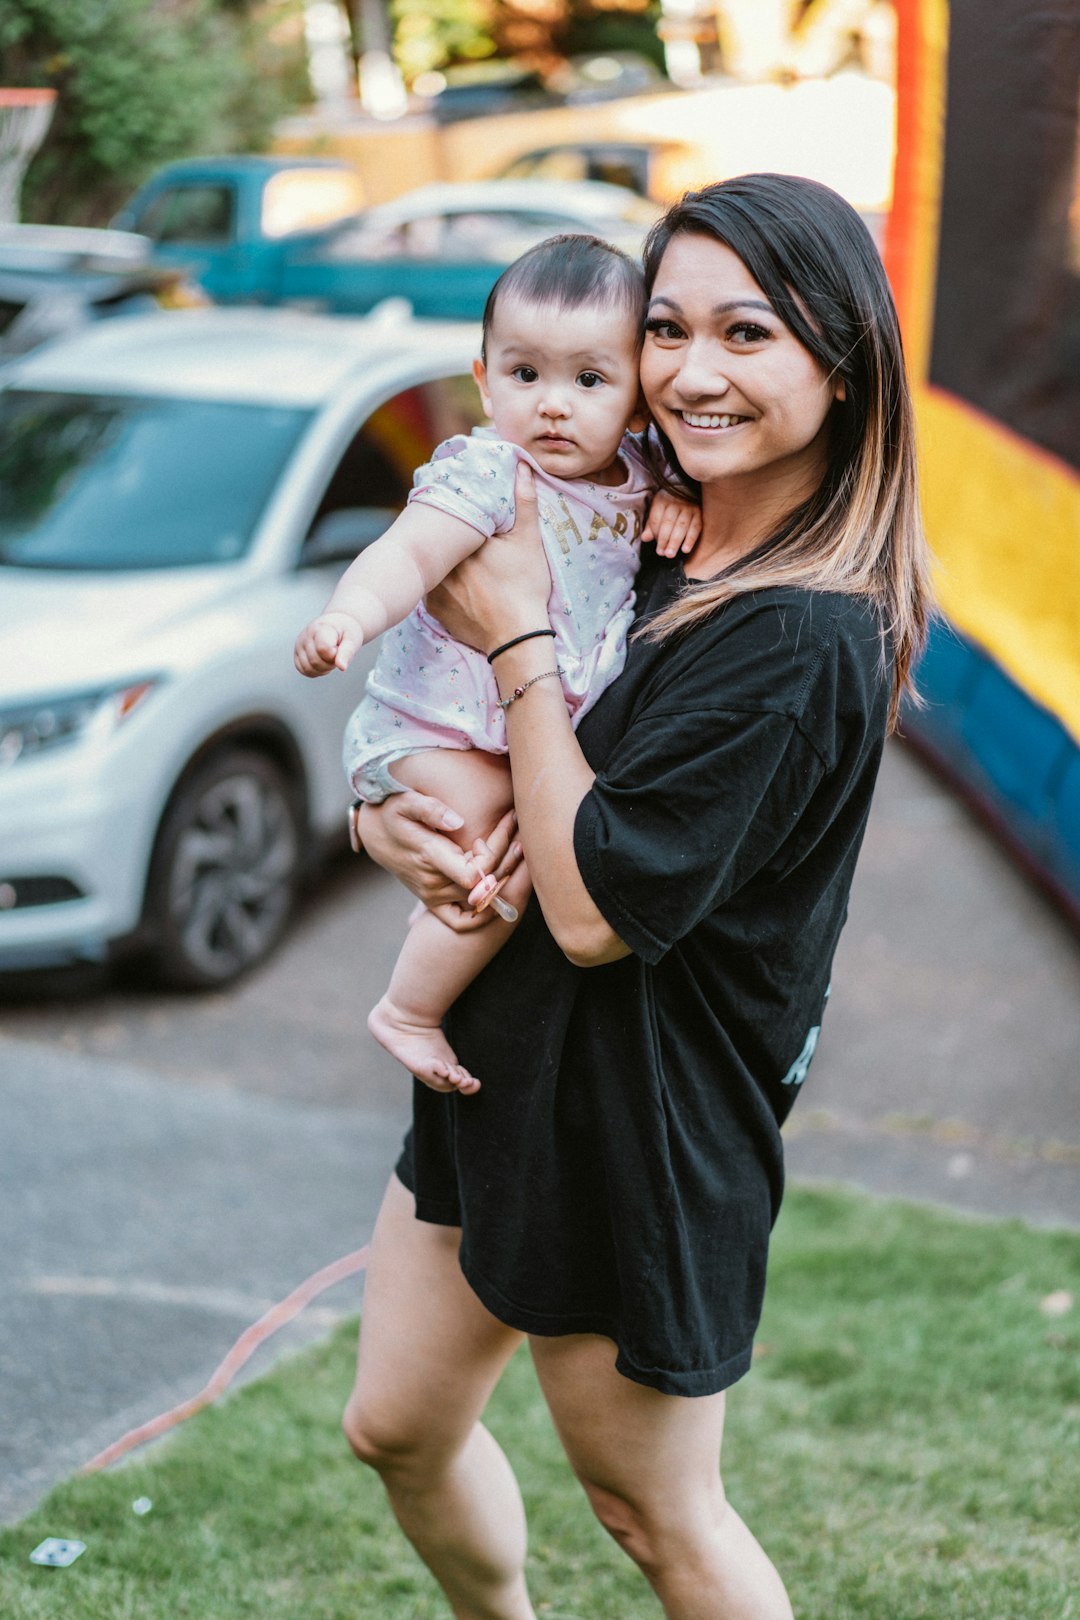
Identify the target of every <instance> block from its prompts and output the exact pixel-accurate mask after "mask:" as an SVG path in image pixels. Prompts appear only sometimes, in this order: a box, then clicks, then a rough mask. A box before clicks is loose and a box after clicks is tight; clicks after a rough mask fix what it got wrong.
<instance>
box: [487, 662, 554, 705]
mask: <svg viewBox="0 0 1080 1620" xmlns="http://www.w3.org/2000/svg"><path fill="white" fill-rule="evenodd" d="M561 674H562V670H561V669H545V671H544V673H543V674H542V675H534V676H533V678H532V680H531V681H523V682H522V684H521V685H520V686H515V687H514V690H513V691H512V692H511V694H510V696H509V697H508V698H499V699H498V707H499V708H500V709H502V710H503V711H504V712H505V711H506V710H507V709H508V708H509V707H510V705H511V703H516V702H517V700H518V698H519V697H524V696H525V693H526V692H527V691H528V690H529V687H530V686H535V685H536V683H537V681H549V680H550V679H551V677H552V676H553V675H561Z"/></svg>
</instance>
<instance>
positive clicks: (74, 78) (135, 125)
mask: <svg viewBox="0 0 1080 1620" xmlns="http://www.w3.org/2000/svg"><path fill="white" fill-rule="evenodd" d="M0 78H2V82H3V83H5V84H17V85H25V86H33V87H51V88H53V89H55V90H56V91H57V103H56V112H55V115H54V117H53V122H52V125H51V128H50V130H49V134H48V136H47V137H46V140H45V142H44V144H43V146H42V148H41V150H40V151H39V153H38V155H37V157H36V158H35V159H34V161H33V163H32V164H31V166H30V169H29V171H28V173H27V177H26V181H25V183H24V187H23V217H24V218H28V219H38V220H54V221H75V222H80V223H87V224H104V223H105V222H106V220H107V219H108V217H109V215H110V214H111V213H112V212H113V211H114V210H115V208H116V207H117V206H118V205H119V203H120V202H121V201H122V200H123V198H124V197H125V196H126V195H127V194H128V193H130V191H131V190H133V188H134V187H135V186H136V185H137V184H139V182H140V181H141V180H143V179H144V178H145V177H146V175H147V174H149V173H150V172H151V171H152V170H153V169H154V168H156V167H157V166H158V165H159V164H161V163H164V162H167V161H169V160H170V159H173V158H178V157H184V156H189V155H191V154H193V153H195V152H212V151H237V150H239V151H245V150H253V149H257V148H259V147H261V146H264V145H265V143H266V141H267V140H268V138H269V134H270V130H271V128H272V126H273V123H274V120H275V119H276V118H277V117H279V116H280V115H281V114H282V113H283V112H285V111H286V110H288V109H289V108H290V107H291V106H295V105H296V104H297V103H298V102H301V101H303V100H305V99H306V98H307V95H308V86H307V76H306V67H305V65H304V52H303V32H302V16H301V12H300V0H77V3H75V4H73V3H72V0H3V5H2V7H0Z"/></svg>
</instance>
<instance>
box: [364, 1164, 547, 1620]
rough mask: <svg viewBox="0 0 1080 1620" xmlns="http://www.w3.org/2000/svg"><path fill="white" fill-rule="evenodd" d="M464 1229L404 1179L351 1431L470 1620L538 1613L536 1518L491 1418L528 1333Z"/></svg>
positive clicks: (392, 1204)
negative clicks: (532, 1537) (498, 1307)
mask: <svg viewBox="0 0 1080 1620" xmlns="http://www.w3.org/2000/svg"><path fill="white" fill-rule="evenodd" d="M460 1239H461V1233H460V1230H459V1229H458V1228H457V1227H449V1226H432V1225H430V1224H428V1223H427V1222H424V1221H418V1220H417V1219H416V1215H415V1206H414V1203H413V1197H412V1194H411V1193H410V1192H408V1191H407V1190H406V1189H405V1188H404V1187H403V1186H402V1185H401V1183H400V1181H398V1180H397V1179H396V1177H395V1178H392V1179H391V1181H390V1185H389V1187H388V1188H387V1191H386V1196H385V1198H384V1200H383V1205H382V1209H381V1210H380V1212H379V1218H378V1221H377V1222H376V1226H375V1235H374V1238H373V1239H372V1245H371V1259H370V1262H369V1264H368V1272H367V1281H366V1284H365V1287H364V1312H363V1323H362V1326H361V1332H360V1352H359V1356H358V1359H357V1368H356V1384H355V1387H354V1389H353V1393H352V1396H351V1397H350V1399H349V1403H348V1405H347V1407H346V1408H345V1416H344V1420H343V1427H344V1430H345V1434H346V1437H347V1439H348V1441H349V1444H350V1445H351V1446H352V1448H353V1450H354V1452H355V1453H356V1455H357V1456H358V1457H359V1458H360V1460H361V1461H362V1462H365V1463H367V1464H369V1466H370V1467H372V1468H374V1469H375V1470H376V1471H377V1472H378V1473H379V1475H380V1477H381V1479H382V1482H383V1485H384V1486H385V1487H386V1492H387V1495H388V1496H389V1498H390V1503H391V1506H392V1507H393V1509H394V1512H395V1514H396V1515H397V1519H398V1523H399V1524H400V1525H401V1528H402V1529H403V1530H404V1532H405V1534H406V1535H407V1536H408V1538H409V1540H410V1541H411V1542H412V1544H413V1546H414V1547H415V1548H416V1550H417V1552H418V1553H419V1554H420V1556H421V1558H422V1559H423V1560H424V1562H425V1563H426V1564H427V1566H428V1568H429V1569H430V1570H431V1572H432V1574H433V1575H434V1576H435V1579H436V1580H437V1581H438V1582H439V1585H440V1586H441V1587H442V1589H443V1591H444V1592H445V1593H446V1596H447V1598H448V1599H449V1601H450V1606H451V1608H452V1610H453V1612H454V1615H455V1616H456V1620H535V1616H534V1612H533V1608H532V1605H531V1604H530V1602H529V1597H528V1593H527V1591H526V1589H525V1576H524V1563H525V1539H526V1538H525V1514H524V1510H523V1508H522V1505H521V1496H520V1493H519V1491H518V1488H517V1481H516V1480H515V1479H514V1475H513V1473H512V1471H511V1468H510V1465H509V1463H508V1462H507V1460H506V1458H505V1456H504V1455H503V1453H502V1452H501V1451H500V1449H499V1447H498V1445H497V1444H496V1442H495V1440H494V1439H493V1438H492V1436H491V1435H490V1434H489V1433H488V1431H487V1430H486V1429H485V1428H484V1427H483V1425H482V1424H481V1423H480V1416H481V1413H482V1412H483V1410H484V1407H485V1406H486V1405H487V1401H488V1397H489V1396H490V1394H491V1391H492V1390H493V1389H494V1387H495V1385H496V1383H497V1382H498V1380H499V1376H500V1374H501V1373H502V1371H503V1368H504V1367H505V1366H506V1363H507V1362H508V1361H509V1359H510V1357H511V1355H512V1354H513V1352H514V1351H515V1350H516V1349H517V1347H518V1345H519V1344H520V1343H521V1339H522V1335H521V1334H520V1333H515V1332H514V1331H513V1329H511V1328H507V1327H504V1325H503V1324H502V1323H501V1322H498V1321H496V1319H495V1318H494V1317H493V1316H491V1315H490V1314H489V1312H488V1311H486V1310H485V1309H484V1307H483V1306H482V1305H481V1303H480V1301H479V1300H478V1299H477V1297H476V1295H475V1294H474V1293H473V1291H472V1289H471V1288H470V1287H469V1285H468V1283H467V1282H466V1281H465V1279H464V1277H463V1276H462V1275H461V1269H460V1267H459V1265H458V1245H459V1243H460Z"/></svg>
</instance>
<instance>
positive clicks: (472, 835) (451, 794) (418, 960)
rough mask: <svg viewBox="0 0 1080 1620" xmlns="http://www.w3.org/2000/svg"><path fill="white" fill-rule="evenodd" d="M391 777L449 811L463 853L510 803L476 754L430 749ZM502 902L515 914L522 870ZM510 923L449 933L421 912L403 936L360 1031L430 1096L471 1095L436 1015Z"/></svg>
mask: <svg viewBox="0 0 1080 1620" xmlns="http://www.w3.org/2000/svg"><path fill="white" fill-rule="evenodd" d="M393 774H394V777H395V778H396V779H397V781H399V782H401V783H402V784H403V785H404V786H405V787H411V788H417V789H419V791H420V792H421V793H428V794H432V795H433V796H434V797H435V798H437V799H442V800H443V802H444V803H446V804H449V805H452V806H453V807H454V809H455V810H457V811H458V812H459V814H461V815H463V816H464V817H465V825H464V827H462V828H461V829H460V831H459V832H456V833H454V834H452V835H451V836H452V837H453V838H454V839H455V840H456V842H457V843H459V844H460V845H461V847H462V848H463V849H471V848H472V846H473V843H474V842H475V841H476V839H477V838H482V837H483V836H484V835H485V834H486V833H489V832H490V831H491V829H492V827H493V826H494V825H495V823H496V822H497V821H498V820H499V818H500V817H501V816H503V815H505V813H506V811H507V810H509V808H510V806H511V803H512V802H513V800H512V797H511V788H510V766H509V762H508V761H507V760H506V759H505V757H502V756H499V755H495V754H485V753H482V752H481V751H480V750H479V749H463V750H456V749H449V748H434V749H429V750H425V752H424V753H422V754H410V755H409V757H408V758H407V759H400V760H397V761H395V763H394V766H393ZM502 894H503V898H504V899H506V900H508V901H509V902H510V903H511V904H512V905H514V906H516V907H517V908H518V910H519V911H520V910H521V908H522V907H523V906H524V904H525V902H526V900H527V899H528V897H529V879H528V874H527V873H526V872H525V870H524V868H523V867H519V868H518V870H517V871H516V872H515V873H514V874H513V875H512V876H511V877H510V878H509V879H508V880H507V883H506V886H505V887H504V889H503V890H502ZM512 928H513V924H511V923H504V922H502V921H495V922H492V923H491V924H490V926H489V927H487V928H478V929H476V930H474V931H473V932H471V933H467V934H455V933H454V931H453V930H452V929H450V928H447V926H446V924H445V923H442V922H440V921H439V919H438V917H434V916H432V914H431V913H430V912H425V913H424V914H423V915H422V916H420V917H419V918H418V919H417V920H416V922H415V923H414V924H413V925H412V927H411V928H410V929H409V932H408V934H407V935H406V936H405V943H404V945H403V946H402V948H401V953H400V955H399V956H398V959H397V962H396V963H395V965H394V971H393V974H392V976H391V979H390V985H389V988H388V990H387V992H386V994H385V995H384V996H383V998H382V1000H381V1001H380V1002H379V1003H378V1005H377V1006H376V1007H375V1008H374V1009H373V1010H372V1012H371V1014H370V1016H369V1018H368V1029H369V1030H370V1031H371V1033H372V1034H373V1035H374V1037H375V1039H376V1040H377V1041H378V1042H379V1043H380V1044H381V1045H382V1046H385V1048H386V1050H387V1051H388V1052H389V1053H390V1054H391V1056H393V1057H396V1058H397V1060H398V1062H399V1063H403V1064H404V1065H405V1067H406V1068H407V1069H408V1070H409V1071H410V1073H412V1074H415V1075H416V1077H417V1079H419V1080H423V1081H424V1082H425V1083H426V1084H427V1085H429V1086H432V1087H434V1089H435V1090H436V1091H461V1092H464V1093H465V1094H469V1093H471V1092H474V1091H476V1090H478V1089H479V1085H480V1082H479V1079H478V1078H477V1077H476V1076H475V1075H472V1074H470V1073H469V1071H468V1070H467V1069H465V1068H463V1067H462V1066H461V1064H459V1063H458V1061H457V1058H456V1056H455V1054H454V1051H453V1049H452V1047H451V1046H450V1044H449V1042H448V1041H447V1039H446V1037H445V1035H444V1034H443V1032H442V1029H441V1028H440V1025H441V1023H442V1019H443V1016H444V1014H445V1013H446V1012H447V1011H448V1010H449V1008H450V1007H451V1005H452V1004H453V1002H454V1001H455V1000H456V999H457V997H458V996H459V995H460V994H461V992H462V991H463V990H464V989H465V988H466V987H467V986H468V985H470V984H471V983H472V981H473V980H474V979H475V978H476V975H477V974H478V973H479V972H480V970H481V968H483V967H486V966H487V964H488V962H490V961H491V959H492V957H493V956H494V955H495V954H496V952H497V951H499V950H500V949H501V947H502V946H503V945H504V944H505V942H506V941H507V939H508V938H509V937H510V932H511V930H512Z"/></svg>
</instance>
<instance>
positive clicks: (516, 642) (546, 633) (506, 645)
mask: <svg viewBox="0 0 1080 1620" xmlns="http://www.w3.org/2000/svg"><path fill="white" fill-rule="evenodd" d="M554 634H555V632H554V630H526V632H525V634H524V635H523V636H515V637H514V638H513V640H512V641H504V642H503V644H502V646H501V647H496V648H495V650H494V652H489V653H488V655H487V661H488V663H489V664H490V663H491V660H492V659H493V658H498V656H499V654H500V653H504V652H509V651H510V648H511V647H516V646H518V645H519V643H521V642H522V641H532V639H533V638H534V636H553V635H554Z"/></svg>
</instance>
